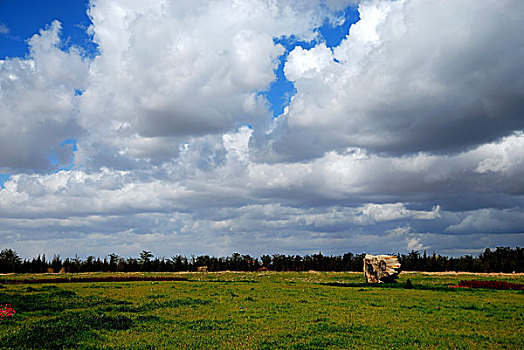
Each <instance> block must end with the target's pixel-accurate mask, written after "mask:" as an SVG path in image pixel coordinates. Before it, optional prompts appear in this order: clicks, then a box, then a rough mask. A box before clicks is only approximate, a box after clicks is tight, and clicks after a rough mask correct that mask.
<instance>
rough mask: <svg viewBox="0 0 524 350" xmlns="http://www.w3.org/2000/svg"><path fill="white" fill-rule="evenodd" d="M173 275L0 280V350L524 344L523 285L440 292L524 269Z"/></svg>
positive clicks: (511, 279)
mask: <svg viewBox="0 0 524 350" xmlns="http://www.w3.org/2000/svg"><path fill="white" fill-rule="evenodd" d="M82 275H84V276H86V277H92V276H109V275H121V274H110V273H107V274H100V273H97V274H82ZM146 275H148V276H161V275H164V276H173V274H168V273H165V274H146ZM176 275H177V276H181V277H186V278H188V281H166V282H156V281H154V282H151V281H144V282H96V283H94V282H88V283H71V284H67V283H62V284H30V285H29V284H15V285H12V284H4V285H1V286H0V304H3V305H5V304H11V305H12V308H13V309H15V310H16V314H15V315H14V316H11V317H6V318H4V319H0V348H46V349H56V348H75V349H76V348H86V349H100V348H105V349H123V348H126V349H128V348H129V349H157V348H160V349H161V348H186V349H206V348H220V349H326V348H333V349H339V348H340V349H352V348H379V347H380V348H391V349H398V348H424V349H426V348H460V349H469V348H472V349H486V348H491V349H496V348H510V349H523V348H524V337H523V329H524V293H523V291H516V290H486V289H462V288H460V289H459V288H457V289H454V288H448V285H450V284H457V283H458V282H459V281H460V280H463V279H477V280H478V279H489V280H495V279H496V280H504V281H507V282H513V283H524V276H522V275H518V276H517V275H504V276H476V275H472V274H461V275H423V274H408V273H402V274H401V275H400V279H399V283H397V284H394V285H380V286H369V285H366V284H365V283H364V280H363V279H364V278H363V275H362V274H360V273H329V272H327V273H318V272H252V273H248V272H242V273H228V272H226V273H185V274H176ZM47 276H50V277H49V278H51V277H53V278H55V277H57V276H56V275H47ZM66 276H67V275H66ZM2 277H3V278H9V279H21V278H27V277H32V278H46V275H32V276H28V275H23V276H22V275H9V276H7V277H6V276H2ZM75 277H78V275H77V276H75ZM408 278H409V279H410V281H411V282H412V283H413V286H414V288H413V289H404V286H405V283H406V281H407V279H408Z"/></svg>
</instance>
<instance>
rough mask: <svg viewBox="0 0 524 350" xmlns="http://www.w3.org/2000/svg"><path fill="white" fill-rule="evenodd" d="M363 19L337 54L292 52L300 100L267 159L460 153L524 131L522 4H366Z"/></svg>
mask: <svg viewBox="0 0 524 350" xmlns="http://www.w3.org/2000/svg"><path fill="white" fill-rule="evenodd" d="M359 12H360V17H361V20H360V21H359V22H357V23H356V24H354V25H353V26H351V28H350V30H349V33H348V36H347V37H346V38H345V40H343V41H342V43H341V44H340V45H339V46H338V47H335V48H334V49H333V50H332V52H331V50H330V49H328V48H326V47H325V46H324V45H323V44H319V45H317V46H315V47H313V48H311V49H309V50H305V49H302V48H300V47H297V48H296V49H295V50H294V51H293V52H291V53H290V55H289V59H288V61H287V62H286V66H285V70H284V72H285V74H286V76H287V78H288V79H290V80H291V81H293V82H294V84H295V87H296V89H297V93H296V95H295V96H294V97H293V98H292V101H291V103H290V105H289V107H288V109H287V110H286V112H285V113H284V114H283V115H282V116H281V117H280V118H279V119H280V120H279V121H278V122H277V125H276V127H275V128H276V131H275V132H274V139H272V140H270V142H268V143H267V144H268V145H269V146H268V147H267V148H268V150H267V151H266V152H267V153H269V154H268V155H265V157H268V159H272V158H271V157H273V158H274V157H276V159H301V158H302V159H303V158H307V157H312V156H319V155H322V154H323V153H324V152H326V151H330V150H333V149H340V148H345V147H363V148H366V149H367V150H369V151H373V152H381V153H389V154H409V153H414V152H419V151H427V152H431V153H436V154H442V153H450V152H451V153H454V152H457V151H461V150H465V149H470V148H473V147H476V146H477V145H480V144H483V143H485V142H491V141H494V140H497V139H498V138H500V137H502V136H507V135H510V134H511V133H513V131H515V130H521V129H522V128H523V127H524V122H523V119H522V117H521V116H522V113H523V111H524V104H523V102H522V101H524V98H523V97H524V96H522V91H524V85H523V84H524V82H523V80H522V79H520V78H519V77H521V76H523V73H524V71H523V70H524V68H523V66H522V65H521V64H520V62H522V61H523V60H524V53H523V52H522V50H518V49H516V48H518V47H522V46H523V44H524V41H523V40H524V39H523V38H522V36H521V35H519V34H518V33H519V32H520V28H521V27H522V25H523V24H524V23H523V19H522V16H520V15H519V14H521V13H523V12H524V5H523V4H522V3H521V2H500V1H485V2H483V3H482V5H479V4H478V3H477V2H475V1H460V2H459V3H457V4H455V5H454V6H449V4H447V3H446V2H444V1H432V2H424V1H422V2H421V1H362V2H361V3H360V5H359ZM263 143H266V142H263ZM273 153H276V155H273V156H271V154H273Z"/></svg>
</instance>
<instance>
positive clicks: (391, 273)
mask: <svg viewBox="0 0 524 350" xmlns="http://www.w3.org/2000/svg"><path fill="white" fill-rule="evenodd" d="M399 273H400V263H399V262H398V259H397V257H396V256H392V255H370V254H366V256H365V257H364V275H365V276H366V282H367V283H384V282H386V283H387V282H394V281H395V280H396V279H397V278H398V274H399Z"/></svg>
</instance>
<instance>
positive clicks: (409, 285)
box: [404, 278, 413, 289]
mask: <svg viewBox="0 0 524 350" xmlns="http://www.w3.org/2000/svg"><path fill="white" fill-rule="evenodd" d="M404 289H413V284H412V283H411V281H410V280H409V278H408V280H407V281H406V285H405V286H404Z"/></svg>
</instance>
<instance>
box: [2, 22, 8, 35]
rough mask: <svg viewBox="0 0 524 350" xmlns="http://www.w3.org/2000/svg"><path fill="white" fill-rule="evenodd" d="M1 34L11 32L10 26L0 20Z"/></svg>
mask: <svg viewBox="0 0 524 350" xmlns="http://www.w3.org/2000/svg"><path fill="white" fill-rule="evenodd" d="M0 34H3V35H7V34H9V27H8V26H7V25H5V24H4V23H2V22H0Z"/></svg>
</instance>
